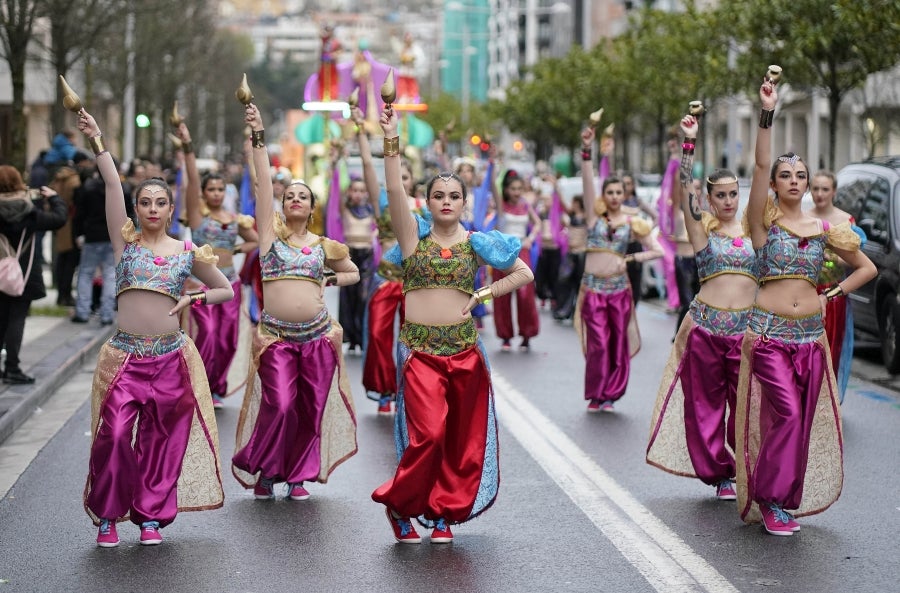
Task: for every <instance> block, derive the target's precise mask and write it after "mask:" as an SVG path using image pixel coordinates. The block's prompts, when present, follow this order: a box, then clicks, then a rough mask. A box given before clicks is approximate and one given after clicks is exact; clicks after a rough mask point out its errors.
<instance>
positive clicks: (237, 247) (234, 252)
mask: <svg viewBox="0 0 900 593" xmlns="http://www.w3.org/2000/svg"><path fill="white" fill-rule="evenodd" d="M240 253H243V252H242V251H241V246H240V245H235V246H234V249H232V250H231V254H232V255H238V254H240Z"/></svg>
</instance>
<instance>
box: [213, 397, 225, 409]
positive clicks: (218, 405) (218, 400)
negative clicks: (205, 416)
mask: <svg viewBox="0 0 900 593" xmlns="http://www.w3.org/2000/svg"><path fill="white" fill-rule="evenodd" d="M212 402H213V408H215V409H216V410H221V409H222V408H224V407H225V400H223V399H222V396H221V395H219V394H218V393H213V394H212Z"/></svg>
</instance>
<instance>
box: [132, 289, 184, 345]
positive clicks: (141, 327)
mask: <svg viewBox="0 0 900 593" xmlns="http://www.w3.org/2000/svg"><path fill="white" fill-rule="evenodd" d="M117 303H118V309H119V310H118V315H117V316H116V319H117V320H118V326H119V329H121V330H122V331H125V332H128V333H130V334H138V335H149V336H155V335H158V334H167V333H170V332H174V331H178V329H180V327H181V326H180V323H179V319H178V315H169V311H171V310H172V308H173V307H174V306H175V305H176V304H177V301H176V300H175V299H173V298H172V297H170V296H169V295H167V294H163V293H161V292H155V291H152V290H142V289H137V288H133V289H129V290H126V291H124V292H122V293H121V294H120V295H119V297H118V299H117Z"/></svg>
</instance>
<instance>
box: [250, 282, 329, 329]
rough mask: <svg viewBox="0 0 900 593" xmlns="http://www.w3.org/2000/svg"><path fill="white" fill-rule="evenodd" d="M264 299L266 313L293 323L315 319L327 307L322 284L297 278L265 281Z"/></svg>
mask: <svg viewBox="0 0 900 593" xmlns="http://www.w3.org/2000/svg"><path fill="white" fill-rule="evenodd" d="M263 301H264V302H265V310H266V313H268V314H269V315H271V316H272V317H275V318H276V319H280V320H282V321H288V322H292V323H299V322H303V321H309V320H311V319H314V318H315V316H316V315H318V314H319V311H321V310H322V309H323V308H324V307H325V303H324V301H323V300H322V285H321V284H318V283H316V282H312V281H310V280H300V279H295V278H284V279H282V280H271V281H269V282H263Z"/></svg>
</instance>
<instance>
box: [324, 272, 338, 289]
mask: <svg viewBox="0 0 900 593" xmlns="http://www.w3.org/2000/svg"><path fill="white" fill-rule="evenodd" d="M324 276H325V286H337V273H336V272H325V274H324Z"/></svg>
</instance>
